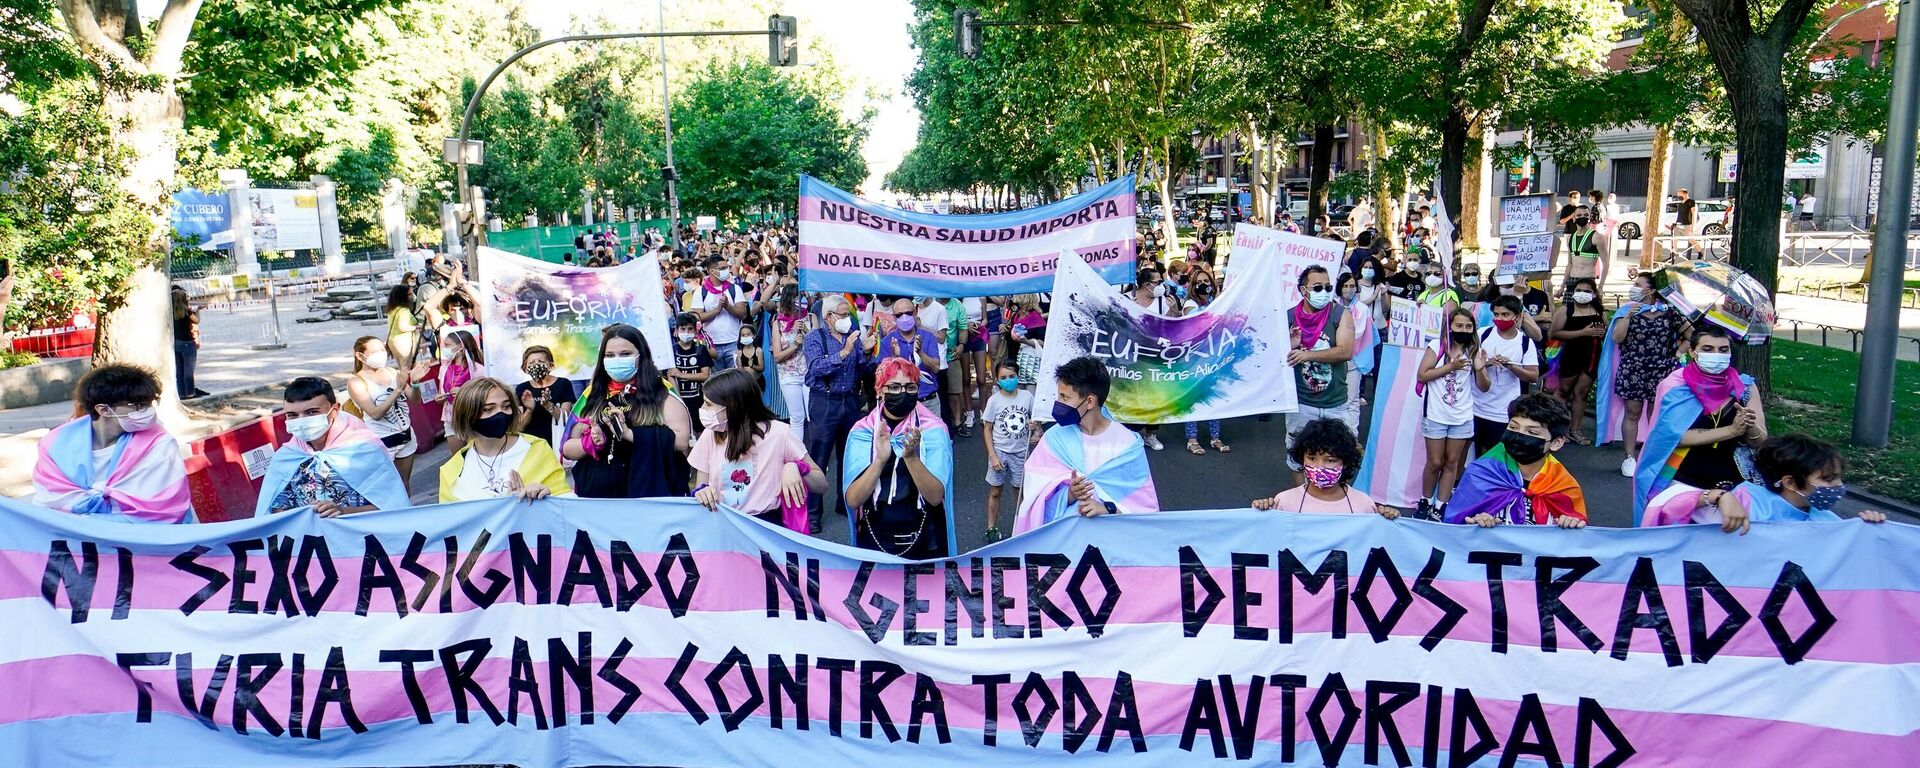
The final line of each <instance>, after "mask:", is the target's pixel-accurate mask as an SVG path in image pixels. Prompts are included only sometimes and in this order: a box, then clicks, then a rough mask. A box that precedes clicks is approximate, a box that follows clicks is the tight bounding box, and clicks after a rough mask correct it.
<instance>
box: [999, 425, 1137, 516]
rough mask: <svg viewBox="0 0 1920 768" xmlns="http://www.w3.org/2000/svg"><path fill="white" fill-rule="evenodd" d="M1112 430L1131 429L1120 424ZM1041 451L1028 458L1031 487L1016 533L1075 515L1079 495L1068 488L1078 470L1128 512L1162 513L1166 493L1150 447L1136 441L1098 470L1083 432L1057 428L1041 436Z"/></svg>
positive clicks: (1026, 492)
mask: <svg viewBox="0 0 1920 768" xmlns="http://www.w3.org/2000/svg"><path fill="white" fill-rule="evenodd" d="M1107 428H1108V429H1126V427H1123V426H1120V425H1119V424H1118V423H1114V424H1110V425H1108V426H1107ZM1040 443H1041V449H1040V450H1036V451H1034V452H1033V455H1032V456H1029V457H1027V485H1026V487H1025V488H1024V489H1023V490H1024V492H1023V493H1022V494H1021V495H1020V511H1019V513H1018V514H1017V515H1015V517H1014V520H1013V532H1014V533H1016V534H1019V533H1025V532H1027V531H1031V530H1033V529H1035V528H1039V527H1040V526H1042V525H1046V524H1047V523H1050V522H1053V521H1055V520H1058V519H1060V518H1063V517H1074V516H1076V515H1077V514H1078V512H1077V511H1076V510H1075V505H1074V501H1073V497H1072V496H1071V495H1070V494H1069V493H1068V489H1067V486H1068V485H1069V484H1070V483H1072V482H1073V474H1074V473H1075V472H1078V473H1080V474H1081V475H1084V476H1086V478H1087V479H1089V480H1092V481H1093V488H1094V493H1095V494H1097V495H1098V496H1099V497H1100V499H1101V500H1102V501H1107V502H1111V503H1112V504H1113V505H1114V507H1115V508H1116V509H1117V510H1118V511H1119V512H1121V513H1122V514H1135V513H1140V512H1158V511H1160V497H1159V494H1158V493H1157V492H1155V491H1154V488H1153V473H1152V472H1150V471H1148V468H1147V449H1146V447H1145V445H1144V444H1142V443H1141V442H1140V441H1138V440H1135V441H1134V443H1133V448H1131V449H1129V450H1128V451H1127V452H1126V453H1125V454H1124V455H1121V456H1115V457H1113V458H1112V459H1109V460H1107V463H1105V464H1102V465H1100V467H1099V468H1098V469H1095V470H1094V471H1092V472H1088V471H1086V465H1087V457H1086V452H1085V450H1083V448H1084V446H1082V445H1081V444H1080V430H1078V429H1075V428H1072V427H1060V426H1055V427H1053V428H1051V429H1048V430H1047V431H1046V434H1044V435H1041V437H1040Z"/></svg>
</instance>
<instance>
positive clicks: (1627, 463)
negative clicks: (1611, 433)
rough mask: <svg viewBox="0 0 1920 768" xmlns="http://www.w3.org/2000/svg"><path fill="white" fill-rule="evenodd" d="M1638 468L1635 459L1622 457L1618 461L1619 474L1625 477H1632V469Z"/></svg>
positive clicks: (1638, 463)
mask: <svg viewBox="0 0 1920 768" xmlns="http://www.w3.org/2000/svg"><path fill="white" fill-rule="evenodd" d="M1639 468H1640V462H1639V461H1638V460H1635V459H1624V460H1622V461H1621V462H1620V474H1622V475H1625V476H1627V477H1633V471H1634V470H1635V469H1639Z"/></svg>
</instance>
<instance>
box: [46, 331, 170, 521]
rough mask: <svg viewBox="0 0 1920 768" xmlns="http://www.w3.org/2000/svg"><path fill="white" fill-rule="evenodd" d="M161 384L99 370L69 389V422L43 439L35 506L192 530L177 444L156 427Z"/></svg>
mask: <svg viewBox="0 0 1920 768" xmlns="http://www.w3.org/2000/svg"><path fill="white" fill-rule="evenodd" d="M159 399H160V379H159V377H157V376H154V375H153V372H152V371H149V370H147V369H145V368H138V367H135V366H131V365H122V364H117V363H116V364H111V365H103V366H100V367H99V368H95V369H93V370H91V371H88V372H87V375H85V376H82V377H80V383H79V385H77V386H75V387H74V403H73V404H74V411H75V412H76V413H78V414H79V415H78V416H75V417H74V419H73V420H72V421H69V422H67V423H65V424H62V425H60V426H58V427H54V428H53V430H52V431H51V432H48V433H47V435H46V437H42V438H40V451H39V456H38V459H37V460H36V461H35V463H34V465H33V503H34V504H36V505H38V506H42V507H46V508H48V509H54V510H58V511H61V512H70V513H73V514H76V515H99V516H101V517H103V518H105V519H109V520H117V521H121V522H129V523H191V522H193V521H194V519H193V495H192V494H191V493H190V492H189V491H188V488H187V469H186V464H185V462H184V461H183V460H182V458H181V456H180V441H178V440H176V439H174V437H173V435H170V434H168V433H167V430H166V428H164V427H162V426H160V424H159V421H158V417H157V415H156V413H155V411H154V408H153V404H154V402H156V401H158V400H159Z"/></svg>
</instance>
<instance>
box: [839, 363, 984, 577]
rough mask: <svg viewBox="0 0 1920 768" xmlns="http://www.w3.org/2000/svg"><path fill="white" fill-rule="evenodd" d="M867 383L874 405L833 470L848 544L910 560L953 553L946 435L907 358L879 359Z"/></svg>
mask: <svg viewBox="0 0 1920 768" xmlns="http://www.w3.org/2000/svg"><path fill="white" fill-rule="evenodd" d="M874 382H875V388H876V389H878V390H879V396H880V397H879V399H880V406H879V407H877V408H875V409H874V410H873V412H872V413H869V414H867V415H866V417H865V418H862V419H861V420H860V421H859V422H858V423H856V424H854V426H853V430H852V431H851V432H849V433H848V434H847V448H846V455H845V456H844V459H843V460H844V461H845V462H846V463H845V465H844V466H843V467H841V470H840V477H841V483H842V486H841V497H842V499H844V500H845V502H846V505H847V508H848V510H849V518H848V528H849V529H850V533H851V534H852V536H851V538H852V540H853V545H854V546H856V547H860V548H863V549H873V550H879V551H881V552H885V553H887V554H890V555H895V556H898V557H904V558H908V559H913V560H924V559H928V558H938V557H949V556H952V555H954V554H956V553H958V552H959V542H958V540H957V539H956V537H955V531H956V529H955V527H954V524H953V493H952V490H953V438H952V436H951V435H950V434H949V433H948V432H947V425H946V423H945V422H942V421H941V420H940V417H939V415H937V414H935V413H934V412H933V411H932V410H931V409H929V408H928V407H927V406H926V405H923V404H922V403H921V402H920V398H919V386H920V369H919V367H918V366H916V365H914V363H913V362H912V361H909V360H907V359H906V358H902V357H894V358H888V359H886V360H883V361H881V363H880V368H879V370H878V371H877V372H875V374H874Z"/></svg>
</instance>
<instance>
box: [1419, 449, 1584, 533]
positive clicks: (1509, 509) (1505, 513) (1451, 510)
mask: <svg viewBox="0 0 1920 768" xmlns="http://www.w3.org/2000/svg"><path fill="white" fill-rule="evenodd" d="M1482 512H1485V513H1487V514H1490V515H1493V516H1494V517H1497V518H1500V519H1501V520H1503V521H1505V522H1508V523H1518V524H1523V525H1527V524H1531V525H1547V524H1550V523H1552V522H1553V521H1554V519H1556V518H1559V517H1563V516H1565V517H1577V518H1579V519H1581V520H1585V519H1587V497H1586V494H1585V493H1583V492H1581V490H1580V483H1579V481H1577V480H1574V479H1573V473H1571V472H1568V471H1567V468H1566V465H1564V464H1561V463H1560V460H1559V459H1557V458H1554V457H1553V456H1548V457H1547V460H1546V463H1544V464H1542V465H1541V467H1540V471H1539V472H1537V473H1535V474H1534V476H1533V479H1532V480H1528V479H1526V478H1524V477H1522V476H1521V474H1520V462H1517V461H1514V460H1513V457H1512V456H1508V455H1507V447H1506V446H1504V445H1496V446H1494V447H1493V450H1490V451H1487V455H1485V456H1481V457H1480V458H1478V459H1474V460H1473V462H1472V463H1470V464H1468V465H1467V471H1466V474H1463V475H1461V476H1460V485H1459V486H1458V487H1456V488H1454V491H1453V500H1452V501H1451V502H1449V503H1448V504H1447V519H1446V521H1447V522H1449V523H1464V522H1466V521H1467V518H1470V517H1473V516H1474V515H1478V514H1480V513H1482Z"/></svg>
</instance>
